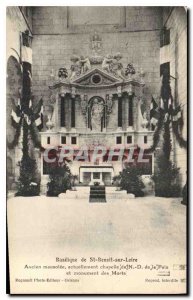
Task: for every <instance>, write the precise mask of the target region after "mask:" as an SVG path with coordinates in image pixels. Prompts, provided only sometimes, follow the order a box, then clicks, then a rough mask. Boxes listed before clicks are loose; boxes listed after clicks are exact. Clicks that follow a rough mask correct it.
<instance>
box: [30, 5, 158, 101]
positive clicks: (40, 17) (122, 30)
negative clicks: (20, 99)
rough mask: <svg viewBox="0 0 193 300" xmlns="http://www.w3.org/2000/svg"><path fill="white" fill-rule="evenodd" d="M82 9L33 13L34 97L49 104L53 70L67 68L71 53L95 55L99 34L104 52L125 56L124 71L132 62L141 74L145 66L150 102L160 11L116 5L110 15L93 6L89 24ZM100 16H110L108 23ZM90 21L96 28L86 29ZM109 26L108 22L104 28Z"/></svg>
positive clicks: (155, 83)
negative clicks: (93, 40)
mask: <svg viewBox="0 0 193 300" xmlns="http://www.w3.org/2000/svg"><path fill="white" fill-rule="evenodd" d="M82 10H85V8H73V7H71V8H70V9H69V8H67V7H35V8H34V9H33V93H34V95H35V96H36V98H40V97H41V96H43V98H44V100H45V101H48V100H49V96H50V91H49V89H48V84H49V80H50V73H51V72H52V71H54V73H55V75H57V70H58V69H59V67H61V66H65V67H67V68H68V70H69V69H70V57H71V55H72V54H78V55H81V54H82V55H90V54H91V47H90V46H91V45H90V38H91V36H92V35H93V34H94V32H95V30H97V31H98V32H99V33H100V36H101V38H102V54H103V55H105V54H108V53H116V52H121V53H122V55H123V59H122V62H123V64H124V66H125V67H126V65H127V63H129V62H132V63H133V64H134V66H135V68H136V71H137V72H138V71H139V70H140V68H143V70H144V72H145V81H146V91H145V93H146V95H147V98H148V99H150V98H151V97H150V94H156V95H157V94H158V92H159V29H160V26H161V21H162V14H161V9H160V8H156V7H127V8H126V9H124V8H123V7H115V8H113V12H114V13H113V14H111V16H109V8H107V9H106V8H105V7H103V8H101V7H97V8H89V13H90V14H91V15H88V17H87V18H88V20H87V19H85V20H84V22H83V20H82V18H81V17H80V16H79V14H81V13H84V14H85V11H83V12H82ZM92 14H93V18H91V16H92ZM100 14H101V15H100ZM102 16H103V17H104V18H105V17H106V18H107V21H108V22H107V21H105V19H104V18H102ZM117 16H119V18H118V17H117ZM76 17H77V20H76ZM75 20H76V23H75V24H74V22H75ZM91 20H93V21H92V24H90V25H88V24H87V23H89V22H91ZM99 22H100V25H99V24H98V23H99ZM105 22H107V23H108V24H106V25H104V23H105ZM93 23H95V24H93ZM101 24H102V25H101Z"/></svg>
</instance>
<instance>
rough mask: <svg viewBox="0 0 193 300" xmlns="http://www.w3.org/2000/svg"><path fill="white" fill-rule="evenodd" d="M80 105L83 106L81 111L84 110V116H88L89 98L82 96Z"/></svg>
mask: <svg viewBox="0 0 193 300" xmlns="http://www.w3.org/2000/svg"><path fill="white" fill-rule="evenodd" d="M80 105H81V109H82V113H83V115H84V116H86V113H87V107H88V101H87V97H86V96H82V97H81V102H80Z"/></svg>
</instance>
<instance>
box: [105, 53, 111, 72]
mask: <svg viewBox="0 0 193 300" xmlns="http://www.w3.org/2000/svg"><path fill="white" fill-rule="evenodd" d="M112 62H113V57H112V55H110V54H107V55H106V57H105V58H104V59H103V62H102V69H103V70H104V71H107V72H108V73H109V72H111V67H112Z"/></svg>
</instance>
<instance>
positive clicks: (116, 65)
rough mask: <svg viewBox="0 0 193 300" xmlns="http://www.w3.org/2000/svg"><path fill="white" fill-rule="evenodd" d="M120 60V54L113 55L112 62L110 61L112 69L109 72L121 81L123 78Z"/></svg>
mask: <svg viewBox="0 0 193 300" xmlns="http://www.w3.org/2000/svg"><path fill="white" fill-rule="evenodd" d="M121 58H122V55H121V53H117V54H115V55H114V57H113V61H112V68H111V72H112V73H113V74H114V75H115V76H118V77H120V78H121V79H123V80H124V79H125V77H124V72H123V65H122V63H121V62H120V60H121Z"/></svg>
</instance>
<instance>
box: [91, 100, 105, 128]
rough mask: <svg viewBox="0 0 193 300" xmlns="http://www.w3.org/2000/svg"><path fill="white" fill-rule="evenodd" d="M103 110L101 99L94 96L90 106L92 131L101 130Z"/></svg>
mask: <svg viewBox="0 0 193 300" xmlns="http://www.w3.org/2000/svg"><path fill="white" fill-rule="evenodd" d="M103 112H104V104H103V102H102V101H101V100H99V99H97V98H95V99H94V100H93V104H92V108H91V129H92V131H97V132H99V131H101V123H102V118H103Z"/></svg>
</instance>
